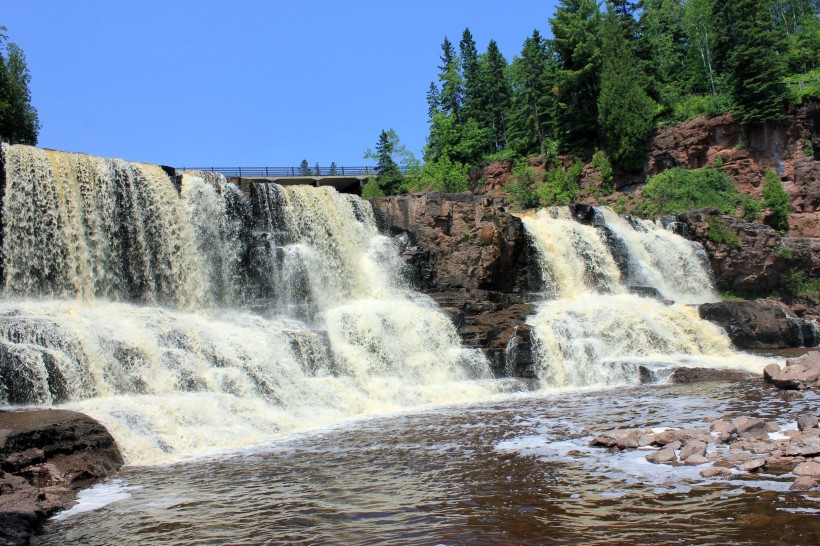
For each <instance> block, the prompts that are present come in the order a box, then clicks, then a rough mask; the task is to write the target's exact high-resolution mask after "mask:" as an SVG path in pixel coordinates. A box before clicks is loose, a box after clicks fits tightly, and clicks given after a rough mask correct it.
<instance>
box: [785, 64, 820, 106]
mask: <svg viewBox="0 0 820 546" xmlns="http://www.w3.org/2000/svg"><path fill="white" fill-rule="evenodd" d="M783 83H785V84H786V86H787V87H788V89H789V100H790V101H791V102H792V103H793V104H797V105H801V104H806V103H807V102H810V101H815V102H818V101H820V68H816V69H814V70H812V71H811V72H808V73H807V74H795V75H793V76H789V77H787V78H784V79H783Z"/></svg>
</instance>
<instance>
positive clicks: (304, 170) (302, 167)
mask: <svg viewBox="0 0 820 546" xmlns="http://www.w3.org/2000/svg"><path fill="white" fill-rule="evenodd" d="M299 176H313V173H312V172H310V164H309V163H308V160H307V159H303V160H302V162H301V163H299Z"/></svg>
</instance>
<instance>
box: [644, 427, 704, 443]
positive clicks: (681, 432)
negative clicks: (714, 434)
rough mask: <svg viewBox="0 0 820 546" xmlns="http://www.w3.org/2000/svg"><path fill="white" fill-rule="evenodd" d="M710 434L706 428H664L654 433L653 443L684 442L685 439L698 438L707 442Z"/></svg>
mask: <svg viewBox="0 0 820 546" xmlns="http://www.w3.org/2000/svg"><path fill="white" fill-rule="evenodd" d="M710 437H711V435H710V434H709V432H708V431H706V430H696V429H692V428H683V429H673V430H664V431H663V432H659V433H657V434H655V443H656V444H658V445H661V446H665V445H667V444H671V443H672V442H686V441H687V440H700V441H702V442H708V441H709V439H710Z"/></svg>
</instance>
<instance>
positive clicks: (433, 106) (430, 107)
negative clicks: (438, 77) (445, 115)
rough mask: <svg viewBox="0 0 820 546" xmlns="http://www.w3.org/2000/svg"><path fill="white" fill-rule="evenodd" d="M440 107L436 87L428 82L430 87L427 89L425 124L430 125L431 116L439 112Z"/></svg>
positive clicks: (439, 96)
mask: <svg viewBox="0 0 820 546" xmlns="http://www.w3.org/2000/svg"><path fill="white" fill-rule="evenodd" d="M440 107H441V95H440V94H439V92H438V87H437V86H436V84H435V82H430V87H429V88H428V89H427V122H428V123H432V121H433V116H434V115H435V114H436V113H437V112H438V111H439V108H440Z"/></svg>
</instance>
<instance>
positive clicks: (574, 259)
mask: <svg viewBox="0 0 820 546" xmlns="http://www.w3.org/2000/svg"><path fill="white" fill-rule="evenodd" d="M522 220H523V223H524V226H525V229H526V230H527V233H528V235H529V237H530V238H531V240H532V242H533V245H534V247H535V248H536V250H537V257H538V265H539V267H540V269H541V272H542V279H543V284H544V288H545V293H546V294H545V295H546V297H547V299H546V300H544V301H542V302H541V303H540V304H538V307H537V312H536V313H535V314H534V315H531V316H530V317H529V318H528V319H527V322H528V323H529V324H530V325H531V326H533V330H534V334H535V340H536V344H535V351H534V353H535V357H536V359H537V361H538V364H537V374H538V377H539V379H540V380H541V382H542V384H543V385H544V386H547V387H571V386H576V387H577V386H587V385H607V384H617V383H637V382H639V381H640V377H641V373H642V372H643V373H644V374H650V375H653V376H654V377H655V378H658V377H662V376H663V373H662V372H663V371H664V370H665V371H666V372H665V373H666V375H668V374H669V373H671V371H672V369H673V368H674V367H675V366H680V365H687V364H689V365H697V366H714V367H732V368H749V367H753V368H754V369H758V368H759V367H760V362H759V359H756V358H754V357H750V356H749V355H744V356H743V357H740V356H739V355H737V354H735V353H734V352H733V351H732V349H731V342H730V340H729V339H728V337H727V336H726V335H725V334H724V333H723V331H722V330H720V329H719V328H718V327H717V326H715V325H713V324H711V323H709V322H707V321H704V320H701V319H700V318H699V316H698V313H697V310H696V309H695V308H693V307H692V306H690V305H685V304H693V303H702V302H707V301H715V300H716V299H717V298H716V295H715V292H714V289H713V288H712V285H711V281H710V277H709V270H708V264H707V262H706V261H705V259H704V256H703V254H702V252H703V251H702V249H701V248H699V245H694V244H692V243H690V242H689V241H686V240H685V239H683V238H682V237H680V236H678V235H675V234H674V233H672V232H669V231H666V230H664V229H663V227H662V226H660V225H657V224H655V223H653V222H650V221H645V220H632V221H631V222H630V221H628V220H626V219H624V218H621V217H619V216H618V215H617V214H615V213H614V212H612V211H611V210H609V209H606V208H601V209H596V210H595V218H594V221H593V222H592V225H586V224H581V223H579V222H577V221H575V220H574V219H573V216H572V214H571V212H570V210H569V209H568V208H555V207H554V208H551V209H542V210H540V211H538V212H537V213H534V214H529V215H525V216H523V218H522ZM630 288H648V289H650V290H649V292H653V293H655V294H657V295H659V296H660V297H661V298H663V299H665V300H671V302H673V303H672V304H670V301H666V302H663V301H658V299H655V298H648V297H641V296H639V295H636V294H632V293H630Z"/></svg>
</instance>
